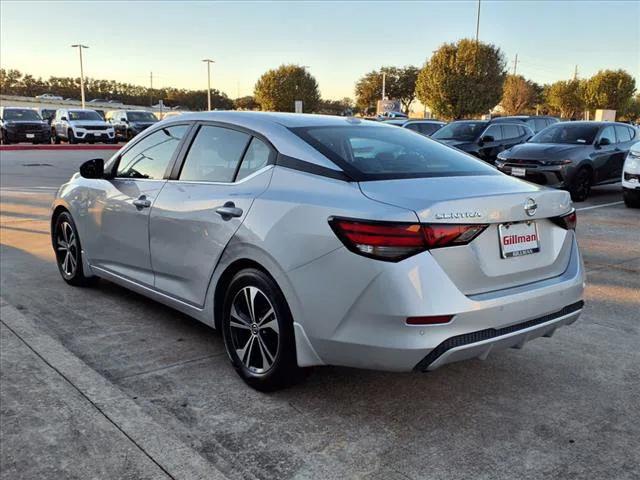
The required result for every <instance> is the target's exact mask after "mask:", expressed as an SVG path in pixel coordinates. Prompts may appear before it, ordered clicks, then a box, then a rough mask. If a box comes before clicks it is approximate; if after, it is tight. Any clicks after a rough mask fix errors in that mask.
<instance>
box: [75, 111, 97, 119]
mask: <svg viewBox="0 0 640 480" xmlns="http://www.w3.org/2000/svg"><path fill="white" fill-rule="evenodd" d="M69 120H102V117H101V116H100V115H99V114H98V113H97V112H94V111H93V110H69Z"/></svg>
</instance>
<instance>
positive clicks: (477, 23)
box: [476, 0, 480, 46]
mask: <svg viewBox="0 0 640 480" xmlns="http://www.w3.org/2000/svg"><path fill="white" fill-rule="evenodd" d="M479 39H480V0H478V16H477V19H476V46H477V45H478V41H479Z"/></svg>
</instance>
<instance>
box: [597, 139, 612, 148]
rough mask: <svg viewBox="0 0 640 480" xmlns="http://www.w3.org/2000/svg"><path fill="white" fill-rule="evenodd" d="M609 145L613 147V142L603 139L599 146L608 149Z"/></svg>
mask: <svg viewBox="0 0 640 480" xmlns="http://www.w3.org/2000/svg"><path fill="white" fill-rule="evenodd" d="M607 145H611V140H609V139H608V138H601V139H600V141H599V142H598V146H600V147H606V146H607Z"/></svg>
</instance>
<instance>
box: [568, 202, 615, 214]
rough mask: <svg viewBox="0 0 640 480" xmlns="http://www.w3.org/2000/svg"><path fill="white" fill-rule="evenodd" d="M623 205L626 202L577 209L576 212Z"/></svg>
mask: <svg viewBox="0 0 640 480" xmlns="http://www.w3.org/2000/svg"><path fill="white" fill-rule="evenodd" d="M621 203H624V202H623V201H622V200H621V201H619V202H611V203H603V204H602V205H592V206H590V207H582V208H576V211H578V212H581V211H583V210H593V209H594V208H602V207H611V206H613V205H620V204H621Z"/></svg>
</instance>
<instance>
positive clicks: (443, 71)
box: [416, 39, 506, 119]
mask: <svg viewBox="0 0 640 480" xmlns="http://www.w3.org/2000/svg"><path fill="white" fill-rule="evenodd" d="M505 66H506V62H505V59H504V55H503V54H502V51H501V50H500V49H499V48H497V47H496V46H494V45H490V44H486V43H482V42H479V43H476V42H475V41H474V40H469V39H462V40H459V41H458V42H457V43H446V44H444V45H442V46H441V47H440V48H439V49H438V50H437V51H436V52H435V53H434V54H433V56H432V57H431V59H430V60H429V61H428V62H426V63H425V65H424V67H423V68H422V70H420V73H419V74H418V80H417V83H416V94H417V97H418V99H419V100H420V101H421V102H422V103H424V104H425V105H427V106H429V107H430V108H431V110H432V111H433V112H434V113H435V114H436V115H438V116H439V117H442V118H448V119H456V118H464V117H469V116H472V115H478V114H481V113H484V112H488V111H489V110H490V109H491V108H493V107H495V106H496V105H497V104H498V102H500V99H501V98H502V87H503V83H504V79H505Z"/></svg>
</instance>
